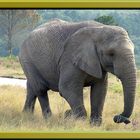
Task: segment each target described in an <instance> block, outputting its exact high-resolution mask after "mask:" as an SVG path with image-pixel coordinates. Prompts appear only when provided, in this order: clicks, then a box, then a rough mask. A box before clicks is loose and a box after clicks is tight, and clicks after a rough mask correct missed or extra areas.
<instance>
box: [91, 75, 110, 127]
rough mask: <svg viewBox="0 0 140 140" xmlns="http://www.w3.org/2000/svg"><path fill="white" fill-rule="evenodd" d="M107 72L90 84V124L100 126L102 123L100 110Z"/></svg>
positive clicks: (101, 109) (103, 97) (103, 99)
mask: <svg viewBox="0 0 140 140" xmlns="http://www.w3.org/2000/svg"><path fill="white" fill-rule="evenodd" d="M107 79H108V76H107V74H106V75H105V76H104V77H103V79H101V80H100V81H98V82H96V83H95V84H94V85H93V86H91V93H90V102H91V117H90V122H91V124H92V125H97V126H100V125H101V123H102V111H103V106H104V101H105V96H106V92H107Z"/></svg>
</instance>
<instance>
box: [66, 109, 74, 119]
mask: <svg viewBox="0 0 140 140" xmlns="http://www.w3.org/2000/svg"><path fill="white" fill-rule="evenodd" d="M73 115H74V114H73V111H72V110H71V109H68V110H66V112H65V114H64V117H65V118H70V117H72V116H73Z"/></svg>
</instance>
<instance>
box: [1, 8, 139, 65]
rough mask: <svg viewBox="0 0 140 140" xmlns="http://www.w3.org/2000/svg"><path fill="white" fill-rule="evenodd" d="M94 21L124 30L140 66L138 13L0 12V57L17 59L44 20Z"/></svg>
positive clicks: (77, 11)
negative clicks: (26, 39)
mask: <svg viewBox="0 0 140 140" xmlns="http://www.w3.org/2000/svg"><path fill="white" fill-rule="evenodd" d="M54 18H60V19H63V20H67V21H76V22H77V21H84V20H96V21H99V22H102V23H104V24H110V25H117V26H121V27H123V28H125V29H126V30H127V31H128V33H129V35H130V38H131V39H132V41H133V43H134V45H135V54H136V62H137V66H140V10H95V9H94V10H66V9H65V10H0V19H1V20H0V56H9V55H18V52H19V48H20V46H21V44H22V42H23V41H24V39H25V38H26V37H27V36H28V34H29V33H30V32H31V31H32V30H33V29H34V28H35V27H36V26H38V25H40V24H42V23H45V22H47V21H48V20H51V19H54Z"/></svg>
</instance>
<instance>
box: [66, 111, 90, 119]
mask: <svg viewBox="0 0 140 140" xmlns="http://www.w3.org/2000/svg"><path fill="white" fill-rule="evenodd" d="M64 117H65V118H71V117H74V118H75V119H85V118H86V117H87V114H86V113H85V112H84V113H83V112H78V113H74V112H73V111H72V110H71V109H68V110H66V112H65V114H64Z"/></svg>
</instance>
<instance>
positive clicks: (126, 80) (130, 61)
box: [114, 55, 136, 123]
mask: <svg viewBox="0 0 140 140" xmlns="http://www.w3.org/2000/svg"><path fill="white" fill-rule="evenodd" d="M122 67H124V68H123V71H122V73H121V77H120V79H121V82H122V85H123V93H124V110H123V112H122V114H120V115H118V116H115V117H114V121H115V122H117V123H121V122H124V123H129V122H130V121H129V120H128V119H127V118H129V117H130V115H131V114H132V111H133V107H134V101H135V90H136V66H135V60H134V56H133V55H129V58H127V63H125V65H124V66H122Z"/></svg>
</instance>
